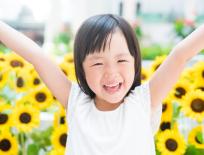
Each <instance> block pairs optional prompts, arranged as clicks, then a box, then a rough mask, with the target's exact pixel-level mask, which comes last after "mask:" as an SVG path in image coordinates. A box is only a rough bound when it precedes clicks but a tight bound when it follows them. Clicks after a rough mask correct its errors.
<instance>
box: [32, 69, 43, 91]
mask: <svg viewBox="0 0 204 155" xmlns="http://www.w3.org/2000/svg"><path fill="white" fill-rule="evenodd" d="M42 84H43V82H42V80H41V78H40V76H39V75H38V73H37V72H36V71H35V70H33V71H31V72H30V87H31V88H37V87H38V86H40V85H42Z"/></svg>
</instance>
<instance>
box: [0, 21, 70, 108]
mask: <svg viewBox="0 0 204 155" xmlns="http://www.w3.org/2000/svg"><path fill="white" fill-rule="evenodd" d="M0 41H1V42H2V43H4V44H5V45H6V46H7V47H8V48H10V49H12V50H13V51H15V52H16V53H17V54H19V55H20V56H22V57H23V58H24V59H25V60H27V61H28V62H30V63H31V64H33V66H34V67H35V69H36V71H37V72H38V74H39V75H40V77H41V78H42V80H43V82H44V83H45V84H46V85H47V86H48V88H49V89H50V91H51V92H52V93H53V95H54V96H55V97H56V98H57V99H58V100H59V101H60V102H61V103H62V104H63V106H64V107H66V106H67V102H68V96H69V92H70V88H71V82H70V81H69V80H68V79H67V78H66V76H65V75H64V73H63V72H62V71H61V69H60V68H59V67H58V66H57V64H55V63H54V62H52V61H51V60H50V59H49V58H48V57H47V56H45V54H44V52H43V51H42V49H41V48H40V47H39V46H38V45H37V44H36V43H34V42H33V41H32V40H30V39H29V38H27V37H26V36H24V35H23V34H21V33H19V32H18V31H16V30H15V29H13V28H11V27H10V26H8V25H6V24H5V23H3V22H1V21H0Z"/></svg>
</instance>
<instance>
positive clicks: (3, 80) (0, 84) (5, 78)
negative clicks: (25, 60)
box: [0, 69, 10, 88]
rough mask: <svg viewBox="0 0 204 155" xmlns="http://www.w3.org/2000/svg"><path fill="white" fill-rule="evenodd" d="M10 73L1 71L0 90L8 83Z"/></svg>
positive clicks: (5, 70) (4, 70) (6, 70)
mask: <svg viewBox="0 0 204 155" xmlns="http://www.w3.org/2000/svg"><path fill="white" fill-rule="evenodd" d="M9 73H10V71H9V70H8V69H3V70H1V71H0V88H3V87H4V86H5V85H6V84H7V81H8V77H9Z"/></svg>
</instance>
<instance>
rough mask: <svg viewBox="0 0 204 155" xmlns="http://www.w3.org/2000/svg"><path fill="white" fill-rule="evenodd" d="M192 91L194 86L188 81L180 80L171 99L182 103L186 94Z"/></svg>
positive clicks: (171, 94) (172, 92)
mask: <svg viewBox="0 0 204 155" xmlns="http://www.w3.org/2000/svg"><path fill="white" fill-rule="evenodd" d="M191 89H192V86H191V85H190V83H189V82H188V81H187V80H180V81H178V82H177V83H176V85H175V86H174V88H173V90H172V91H171V93H170V96H171V99H172V100H173V101H176V102H178V103H181V101H182V100H183V98H184V97H185V95H186V93H187V92H189V91H190V90H191Z"/></svg>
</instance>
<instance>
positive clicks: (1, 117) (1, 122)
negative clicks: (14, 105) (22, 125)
mask: <svg viewBox="0 0 204 155" xmlns="http://www.w3.org/2000/svg"><path fill="white" fill-rule="evenodd" d="M10 111H11V106H10V105H8V104H5V103H1V105H0V130H2V131H5V130H8V129H9V128H10V127H11V126H12V125H13V124H12V119H11V116H10V113H9V112H10Z"/></svg>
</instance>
